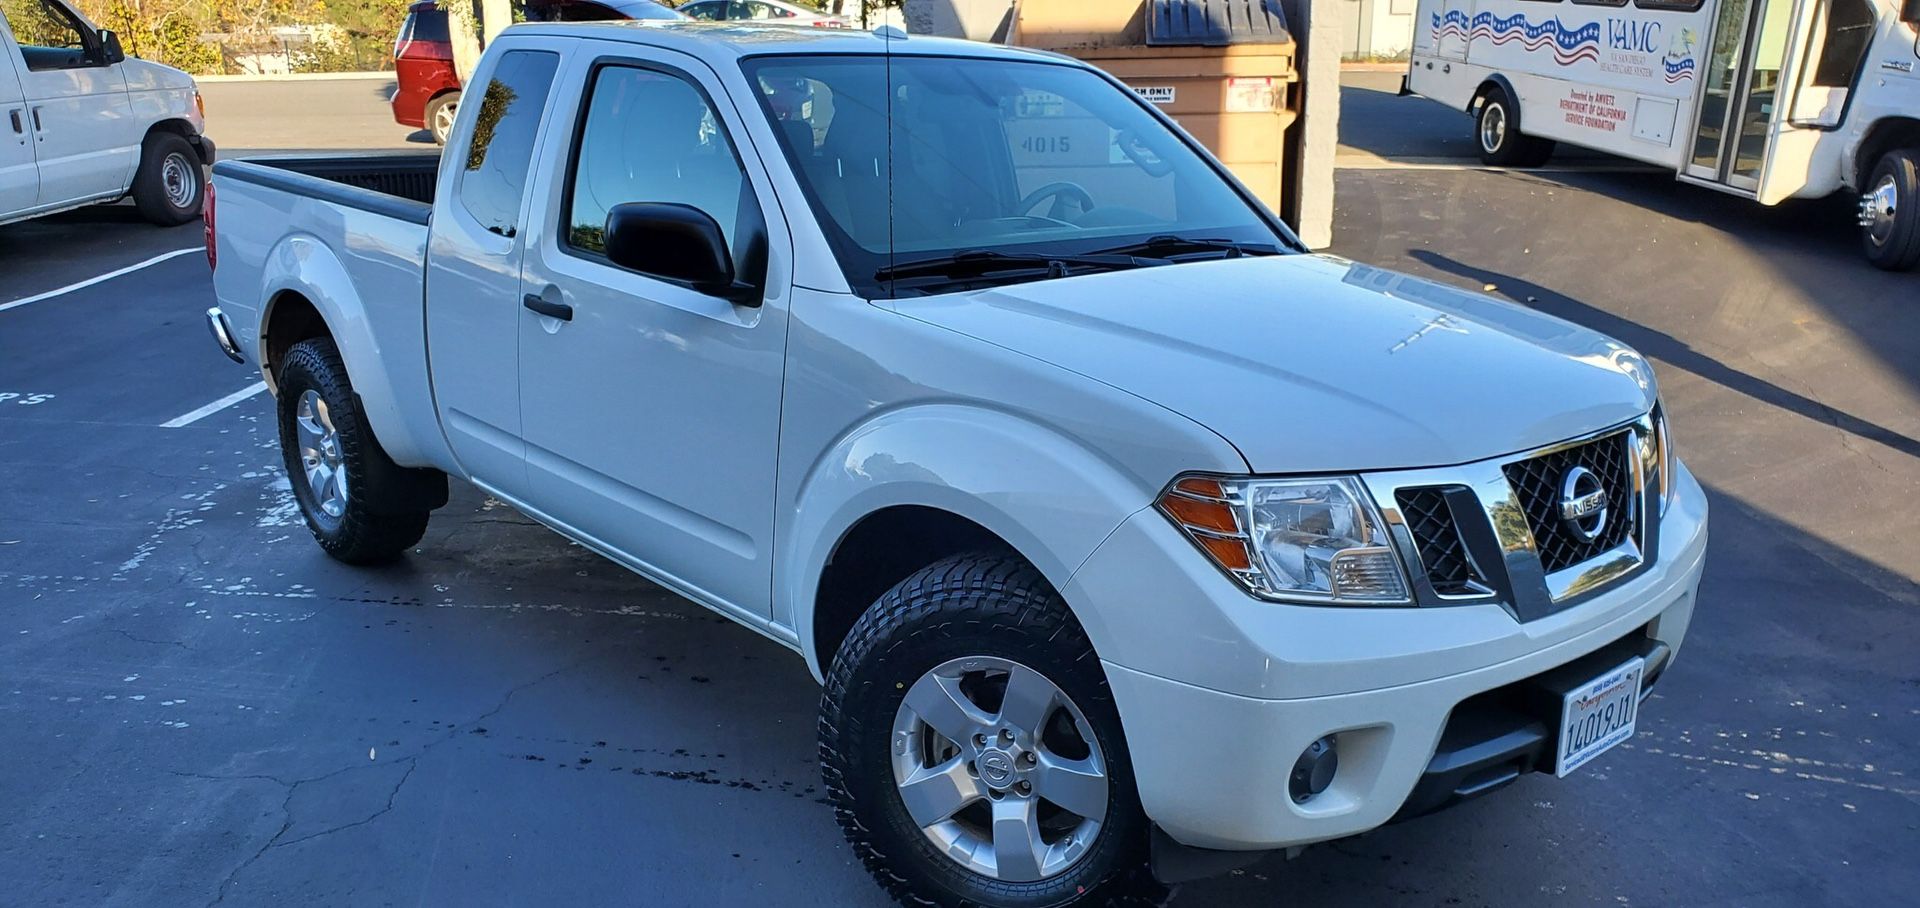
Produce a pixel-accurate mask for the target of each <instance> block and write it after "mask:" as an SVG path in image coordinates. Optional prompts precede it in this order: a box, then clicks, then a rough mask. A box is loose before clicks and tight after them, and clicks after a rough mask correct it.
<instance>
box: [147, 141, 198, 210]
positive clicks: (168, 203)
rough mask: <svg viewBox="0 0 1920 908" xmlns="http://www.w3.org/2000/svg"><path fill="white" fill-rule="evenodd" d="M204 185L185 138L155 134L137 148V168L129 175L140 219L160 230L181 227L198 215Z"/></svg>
mask: <svg viewBox="0 0 1920 908" xmlns="http://www.w3.org/2000/svg"><path fill="white" fill-rule="evenodd" d="M206 185H207V178H206V174H205V173H204V172H203V171H202V170H201V168H200V155H199V153H198V152H195V151H194V150H193V146H192V145H189V144H187V140H186V139H185V138H183V137H181V136H179V135H178V134H175V133H171V132H155V133H154V134H152V135H150V136H148V137H147V141H146V142H145V143H143V144H142V145H141V147H140V169H139V170H137V171H135V172H134V175H133V203H134V205H135V206H136V207H138V208H139V209H140V216H141V217H143V218H146V219H147V220H148V221H151V222H153V223H154V224H157V225H159V226H161V227H177V226H179V225H181V224H185V223H186V222H188V221H191V220H193V219H194V218H197V217H199V216H200V205H201V203H202V202H203V201H204V200H205V198H206V194H207V193H206Z"/></svg>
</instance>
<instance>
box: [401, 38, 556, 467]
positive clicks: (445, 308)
mask: <svg viewBox="0 0 1920 908" xmlns="http://www.w3.org/2000/svg"><path fill="white" fill-rule="evenodd" d="M562 47H563V45H561V44H560V43H559V42H557V41H545V42H542V41H536V40H532V39H523V40H520V41H517V42H515V44H514V45H513V49H512V50H509V51H506V52H504V53H501V54H499V55H498V56H497V57H495V58H494V62H492V63H490V64H489V66H490V67H491V68H490V69H488V70H486V71H483V72H480V73H476V74H475V75H476V78H475V84H476V85H485V86H486V87H485V88H484V89H482V90H481V91H479V92H476V93H475V97H476V99H480V100H481V101H482V103H473V104H468V105H462V108H461V111H460V118H459V120H458V121H457V122H456V123H455V125H454V132H453V136H452V139H451V140H450V141H449V142H448V143H447V148H446V151H445V152H444V153H443V155H442V159H443V160H442V163H441V167H440V181H439V185H438V186H437V187H436V189H435V192H434V212H433V221H432V228H431V238H430V239H429V241H428V246H427V287H426V304H427V352H428V356H429V359H430V362H431V369H432V372H433V391H434V405H435V407H436V408H438V410H439V414H440V424H441V426H442V427H444V429H445V431H446V435H447V443H448V445H449V446H450V447H451V448H452V449H453V454H454V458H455V459H456V460H458V461H459V462H460V466H461V468H462V469H463V470H464V471H465V472H466V473H467V475H468V476H470V477H472V478H473V479H475V480H477V481H479V482H480V483H482V484H483V485H486V486H488V487H490V488H493V489H496V490H498V491H499V492H501V493H502V494H505V495H508V496H515V497H517V496H520V495H522V494H524V493H525V491H526V455H525V451H524V449H523V447H522V443H521V437H520V436H521V424H520V350H519V346H520V336H519V325H520V260H521V256H522V254H523V252H524V248H525V247H524V242H525V238H526V236H527V235H528V231H527V230H526V219H527V201H526V197H527V188H528V185H529V184H530V183H531V182H532V180H531V179H530V176H531V174H532V170H533V156H534V151H535V150H536V149H537V148H538V143H539V138H540V130H541V129H542V128H543V125H544V123H545V121H546V119H547V117H548V110H549V108H550V107H551V105H550V104H549V103H548V101H547V97H548V95H549V94H550V93H551V91H552V89H553V85H554V82H555V81H556V76H557V74H558V73H559V70H560V65H561V61H562V59H563V58H562V54H561V50H562Z"/></svg>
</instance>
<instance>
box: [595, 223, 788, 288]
mask: <svg viewBox="0 0 1920 908" xmlns="http://www.w3.org/2000/svg"><path fill="white" fill-rule="evenodd" d="M604 241H605V243H606V250H607V258H608V259H609V260H611V261H612V262H613V263H614V264H616V265H619V266H620V267H622V268H631V269H633V270H634V271H638V272H641V273H643V274H648V275H652V276H654V277H658V278H663V279H666V280H669V281H675V282H677V283H681V284H685V285H687V286H688V287H690V288H692V289H693V290H696V291H698V292H700V293H705V294H707V295H708V296H718V297H721V298H723V299H728V300H731V301H733V302H734V303H737V304H739V305H742V306H758V305H760V288H758V287H755V286H753V285H752V284H747V283H743V282H741V281H738V280H735V279H734V273H733V255H732V253H730V252H729V251H728V250H727V238H726V236H725V235H723V234H722V233H721V232H720V225H719V223H718V222H716V221H714V219H713V217H712V216H711V215H709V214H707V213H706V212H704V211H701V210H700V209H698V208H695V207H693V206H692V205H682V204H679V203H676V202H626V203H623V204H619V205H615V206H613V210H611V211H609V212H607V226H606V234H605V240H604Z"/></svg>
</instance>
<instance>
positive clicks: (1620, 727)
mask: <svg viewBox="0 0 1920 908" xmlns="http://www.w3.org/2000/svg"><path fill="white" fill-rule="evenodd" d="M1646 667H1647V660H1646V659H1644V658H1641V657H1639V656H1635V657H1633V659H1632V660H1630V661H1628V662H1627V663H1625V664H1623V665H1620V666H1618V667H1616V668H1614V669H1613V670H1612V671H1609V672H1607V673H1605V674H1603V675H1601V676H1600V677H1598V678H1595V679H1593V680H1592V681H1589V682H1587V683H1586V684H1582V685H1580V686H1579V687H1578V688H1575V689H1574V690H1573V692H1571V693H1569V694H1567V695H1566V699H1565V700H1564V701H1563V702H1562V703H1561V706H1560V758H1559V760H1558V761H1557V762H1555V764H1554V772H1553V774H1554V775H1556V776H1560V777H1562V778H1564V777H1565V776H1566V775H1567V773H1570V772H1572V771H1574V770H1576V769H1579V768H1580V767H1581V766H1583V765H1585V764H1586V762H1587V761H1588V760H1591V759H1593V758H1594V757H1597V756H1599V755H1601V754H1603V753H1606V752H1607V751H1608V750H1609V749H1610V748H1612V747H1613V746H1614V745H1615V744H1618V743H1620V742H1622V741H1625V740H1626V739H1628V738H1631V737H1633V720H1634V719H1635V718H1637V717H1638V716H1639V713H1640V677H1641V675H1642V674H1643V673H1644V672H1645V670H1646Z"/></svg>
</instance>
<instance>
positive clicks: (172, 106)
mask: <svg viewBox="0 0 1920 908" xmlns="http://www.w3.org/2000/svg"><path fill="white" fill-rule="evenodd" d="M205 123H206V118H205V114H204V111H203V110H202V107H201V102H200V93H199V92H198V91H196V90H195V89H194V85H193V77H192V76H189V75H187V74H186V73H183V72H181V71H179V70H177V69H173V68H172V67H167V66H161V65H160V64H158V63H149V62H147V61H145V60H130V59H128V58H127V55H126V54H125V53H124V52H123V51H121V49H120V40H119V38H118V37H116V36H115V35H114V33H113V32H111V31H105V30H102V29H100V28H98V27H96V26H94V25H93V23H91V22H89V21H87V19H86V17H85V16H82V15H81V14H80V13H79V12H78V11H77V10H75V9H74V8H73V7H71V6H68V5H67V4H66V3H65V2H64V0H0V224H6V223H9V222H12V221H18V220H24V219H26V218H30V217H35V216H38V215H42V214H50V213H52V212H56V211H64V210H66V209H69V208H78V207H80V206H82V205H90V204H93V203H96V202H112V201H117V200H119V199H122V198H125V197H127V196H128V195H132V196H133V200H134V202H136V203H137V204H138V205H139V206H140V213H141V214H142V215H144V216H145V217H146V218H147V219H148V220H150V221H152V222H154V223H156V224H161V225H168V226H171V225H174V224H184V223H186V222H188V221H190V220H193V219H194V218H197V217H199V216H200V205H201V201H202V199H203V198H204V197H205V196H206V174H205V170H204V167H205V166H206V165H209V164H211V163H213V153H214V149H213V143H212V142H211V141H209V140H208V139H207V138H206V137H205V136H204V135H202V134H201V131H202V130H203V129H204V127H205Z"/></svg>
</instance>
